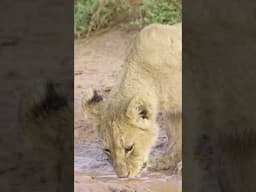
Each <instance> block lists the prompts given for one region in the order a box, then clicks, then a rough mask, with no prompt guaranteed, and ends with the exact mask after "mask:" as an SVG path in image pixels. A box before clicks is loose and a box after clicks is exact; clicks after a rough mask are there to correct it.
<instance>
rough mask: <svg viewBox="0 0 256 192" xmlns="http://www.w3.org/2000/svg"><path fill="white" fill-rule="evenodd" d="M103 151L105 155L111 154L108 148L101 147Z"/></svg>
mask: <svg viewBox="0 0 256 192" xmlns="http://www.w3.org/2000/svg"><path fill="white" fill-rule="evenodd" d="M103 151H104V153H105V154H107V155H110V154H111V151H110V150H109V149H103Z"/></svg>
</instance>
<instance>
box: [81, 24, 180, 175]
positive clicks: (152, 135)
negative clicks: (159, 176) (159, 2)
mask: <svg viewBox="0 0 256 192" xmlns="http://www.w3.org/2000/svg"><path fill="white" fill-rule="evenodd" d="M181 28H182V25H181V23H179V24H175V25H162V24H151V25H149V26H146V27H145V28H144V29H143V30H142V31H141V32H140V33H139V34H138V35H137V37H136V39H135V41H134V44H133V47H132V49H131V51H130V53H129V55H128V57H127V60H126V66H125V69H124V71H123V74H122V77H121V79H120V82H119V83H118V85H117V86H116V87H115V88H114V89H113V90H112V91H111V94H110V96H109V98H108V99H107V100H106V101H103V99H102V97H101V96H99V95H98V94H97V92H96V91H95V90H93V89H88V90H86V92H85V95H84V96H83V99H82V108H83V112H84V113H85V115H86V116H87V117H89V118H93V119H94V121H95V122H96V123H97V128H98V135H99V137H100V139H101V141H102V146H103V150H104V152H105V153H106V154H107V156H108V157H109V160H110V162H111V164H112V165H113V167H114V169H115V172H116V174H117V176H118V177H134V176H138V175H139V174H140V173H141V172H142V170H143V169H144V168H146V167H147V164H148V156H149V153H150V150H151V148H152V146H153V145H154V144H155V142H156V139H157V137H158V132H159V128H158V125H157V122H156V117H157V113H158V112H159V111H160V110H166V111H168V113H169V119H170V124H171V125H172V126H171V128H172V129H171V130H170V131H171V132H170V133H169V134H168V135H171V136H172V138H171V140H169V141H170V142H169V149H168V150H169V154H170V155H168V158H166V157H165V158H164V159H160V158H159V159H158V160H159V162H155V165H156V166H158V165H159V166H160V167H159V168H161V167H162V165H161V163H160V162H161V161H163V162H164V167H176V166H177V164H178V163H179V162H181V144H182V141H181V135H182V131H181V127H182V119H181V113H182V106H181V101H182V90H181V86H182V85H181V84H182V82H181V78H182V76H181V71H182V64H181V62H182V39H181ZM156 168H157V167H156Z"/></svg>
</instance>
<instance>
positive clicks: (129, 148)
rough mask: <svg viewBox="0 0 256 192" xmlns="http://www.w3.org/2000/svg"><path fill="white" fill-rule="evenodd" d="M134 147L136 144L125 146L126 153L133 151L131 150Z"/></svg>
mask: <svg viewBox="0 0 256 192" xmlns="http://www.w3.org/2000/svg"><path fill="white" fill-rule="evenodd" d="M133 148H134V144H132V145H129V146H127V147H125V148H124V152H125V154H127V153H129V152H131V151H132V150H133Z"/></svg>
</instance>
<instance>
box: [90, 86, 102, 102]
mask: <svg viewBox="0 0 256 192" xmlns="http://www.w3.org/2000/svg"><path fill="white" fill-rule="evenodd" d="M102 100H103V98H102V96H100V95H99V94H98V93H97V91H96V90H95V89H94V90H93V96H92V98H91V99H90V100H89V101H88V104H91V103H98V102H100V101H102Z"/></svg>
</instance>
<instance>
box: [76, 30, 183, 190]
mask: <svg viewBox="0 0 256 192" xmlns="http://www.w3.org/2000/svg"><path fill="white" fill-rule="evenodd" d="M136 33H137V31H131V32H124V31H120V30H119V29H115V28H114V29H111V30H109V31H107V32H105V33H101V34H97V35H93V36H91V37H89V38H88V39H82V40H76V41H75V43H74V46H75V47H74V52H75V53H74V59H75V70H74V71H75V90H74V94H75V95H74V97H75V102H74V108H75V130H74V131H75V145H74V148H75V149H74V152H75V165H74V171H75V181H74V182H75V191H76V192H89V191H93V192H97V191H99V192H119V191H120V192H130V191H133V192H135V191H136V192H140V191H143V192H154V191H161V192H172V191H173V192H176V191H181V178H179V177H178V176H176V175H172V174H171V173H170V171H166V172H147V173H145V175H143V176H142V177H140V178H136V179H119V178H117V177H116V175H115V173H114V171H113V169H112V167H111V165H109V164H108V162H107V160H106V157H105V156H104V154H103V153H102V151H101V149H100V146H99V144H98V140H97V136H96V133H95V129H94V128H93V124H92V122H89V121H88V120H87V119H86V118H85V117H84V116H83V114H82V110H81V98H82V95H83V91H84V90H85V89H86V88H88V87H92V88H94V89H96V90H98V91H99V92H100V93H101V94H103V96H105V97H106V96H107V95H108V93H109V92H110V90H111V88H112V86H113V85H114V84H115V82H116V80H117V78H118V74H119V72H120V70H122V66H123V65H124V64H125V58H126V55H127V53H128V51H129V48H130V45H131V42H132V40H133V38H134V37H135V35H136ZM158 121H159V124H160V127H161V132H160V136H159V140H158V142H157V145H156V146H155V147H154V149H153V150H152V153H151V155H152V156H157V155H160V154H163V153H164V151H165V147H166V142H167V137H166V135H165V132H164V129H165V128H166V127H167V126H168V125H167V124H166V121H165V116H164V113H160V114H159V118H158Z"/></svg>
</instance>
